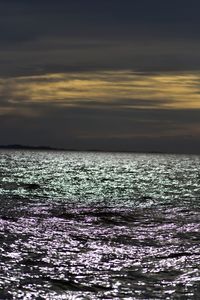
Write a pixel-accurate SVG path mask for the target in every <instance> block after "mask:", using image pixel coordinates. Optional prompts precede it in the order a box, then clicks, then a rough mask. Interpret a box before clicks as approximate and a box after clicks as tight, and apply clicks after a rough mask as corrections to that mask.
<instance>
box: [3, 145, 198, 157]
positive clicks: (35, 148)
mask: <svg viewBox="0 0 200 300" xmlns="http://www.w3.org/2000/svg"><path fill="white" fill-rule="evenodd" d="M0 150H27V151H66V152H97V153H136V154H137V153H138V154H174V155H200V153H197V152H196V153H195V152H194V153H187V152H184V153H183V152H182V153H180V152H164V151H163V152H162V151H144V150H103V149H92V148H91V149H74V148H56V147H50V146H28V145H20V144H11V145H0Z"/></svg>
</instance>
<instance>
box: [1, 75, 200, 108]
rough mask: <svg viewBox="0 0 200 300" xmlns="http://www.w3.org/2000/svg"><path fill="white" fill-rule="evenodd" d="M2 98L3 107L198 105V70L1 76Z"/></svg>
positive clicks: (199, 104)
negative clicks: (32, 105) (45, 105)
mask: <svg viewBox="0 0 200 300" xmlns="http://www.w3.org/2000/svg"><path fill="white" fill-rule="evenodd" d="M1 100H2V102H3V106H4V110H5V111H6V109H5V107H6V105H9V107H14V106H18V105H20V104H21V105H29V104H34V103H37V104H40V103H49V104H54V105H58V106H81V105H83V106H84V105H88V106H89V105H91V104H97V105H104V106H105V105H108V106H109V105H116V107H117V105H118V103H120V107H126V108H127V107H128V108H135V107H137V108H146V109H148V108H154V109H157V108H159V109H195V108H196V109H197V108H200V73H198V72H194V73H184V72H183V73H165V74H162V73H137V72H132V71H126V70H125V71H104V72H103V71H101V72H80V73H78V72H77V73H62V74H45V75H38V76H27V77H25V76H24V77H14V78H1V79H0V101H1ZM0 106H1V107H2V105H1V103H0ZM2 111H3V108H2ZM7 112H8V109H7Z"/></svg>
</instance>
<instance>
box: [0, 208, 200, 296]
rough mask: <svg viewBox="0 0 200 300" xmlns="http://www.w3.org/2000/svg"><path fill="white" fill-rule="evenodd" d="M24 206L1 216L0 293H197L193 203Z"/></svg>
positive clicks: (196, 222)
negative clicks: (186, 205)
mask: <svg viewBox="0 0 200 300" xmlns="http://www.w3.org/2000/svg"><path fill="white" fill-rule="evenodd" d="M24 210H26V211H24ZM24 210H20V213H18V218H15V219H12V217H10V218H5V217H3V218H1V219H0V230H1V232H2V234H1V236H0V239H1V263H0V265H1V278H0V287H1V290H2V291H1V294H0V297H1V298H2V297H4V298H5V299H9V297H10V296H12V295H15V298H16V299H20V297H21V299H23V298H24V299H29V298H30V297H33V298H37V297H40V299H70V297H73V296H74V297H75V296H76V297H78V296H79V298H80V299H84V298H83V297H85V299H94V297H95V299H120V298H123V299H126V298H127V299H128V298H130V297H135V298H136V299H144V298H145V299H147V298H148V299H159V298H160V299H163V297H164V298H165V299H170V297H172V298H175V297H177V298H178V297H182V296H183V295H184V297H187V299H190V298H191V299H193V298H192V297H198V296H199V286H200V274H199V271H200V269H199V263H200V251H199V229H200V228H199V227H200V226H199V211H197V210H195V211H192V210H190V211H188V210H187V209H186V210H184V209H182V210H180V208H177V209H175V208H168V209H163V208H162V207H157V208H144V209H142V208H138V209H130V208H124V209H119V208H116V209H113V208H89V207H87V208H69V207H68V206H67V205H65V204H57V205H55V204H54V205H50V206H48V209H47V206H45V207H44V206H43V205H41V207H40V206H39V205H38V204H37V205H36V206H34V205H33V204H32V205H31V206H28V207H27V208H26V209H25V208H24ZM186 217H187V218H186ZM195 234H196V235H195ZM9 295H10V296H9ZM10 299H11V297H10ZM38 299H39V298H38ZM196 299H197V298H196Z"/></svg>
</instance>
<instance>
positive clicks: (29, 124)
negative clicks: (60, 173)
mask: <svg viewBox="0 0 200 300" xmlns="http://www.w3.org/2000/svg"><path fill="white" fill-rule="evenodd" d="M199 11H200V2H199V1H197V0H196V1H192V0H191V1H188V0H187V1H185V0H182V1H181V0H173V1H172V0H169V1H158V0H101V1H100V0H95V1H94V0H93V1H92V0H84V1H83V0H65V1H62V0H58V1H50V0H49V1H46V0H40V1H39V0H35V1H31V0H17V1H16V0H0V29H1V30H0V125H1V126H0V144H1V145H5V144H25V145H44V146H52V147H59V148H67V149H77V150H87V149H98V150H105V151H142V152H146V151H158V152H160V151H161V152H176V153H200V38H199V37H200V18H199Z"/></svg>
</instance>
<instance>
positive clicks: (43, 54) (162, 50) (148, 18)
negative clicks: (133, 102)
mask: <svg viewBox="0 0 200 300" xmlns="http://www.w3.org/2000/svg"><path fill="white" fill-rule="evenodd" d="M199 8H200V5H199V3H198V2H197V1H195V2H190V3H188V1H173V2H172V1H170V3H169V1H164V2H163V1H162V2H161V1H149V0H148V1H147V0H146V1H128V0H126V1H117V0H116V1H114V0H110V1H105V0H102V1H87V0H86V1H77V0H74V1H45V0H43V1H21V0H19V1H0V27H1V30H0V41H1V44H0V63H1V66H2V68H1V74H2V75H3V74H4V75H5V74H7V75H9V74H32V73H40V72H44V71H45V72H52V71H53V72H57V71H58V72H60V71H61V72H62V71H68V70H71V69H72V70H74V69H77V70H78V69H83V70H84V69H106V68H107V69H125V68H132V69H138V70H153V71H155V70H163V69H164V70H172V69H173V70H184V69H197V68H199V67H200V63H199V61H200V54H199V53H200V43H199V30H200V21H199V15H198V12H199Z"/></svg>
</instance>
